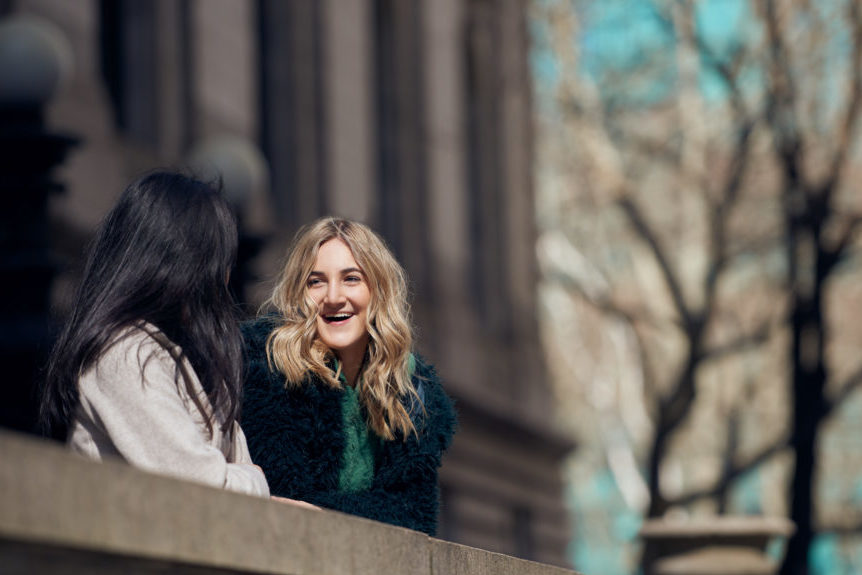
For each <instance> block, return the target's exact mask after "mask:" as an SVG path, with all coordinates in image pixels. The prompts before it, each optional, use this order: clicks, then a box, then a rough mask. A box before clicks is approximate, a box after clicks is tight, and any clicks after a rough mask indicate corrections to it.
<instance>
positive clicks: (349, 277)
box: [344, 276, 362, 283]
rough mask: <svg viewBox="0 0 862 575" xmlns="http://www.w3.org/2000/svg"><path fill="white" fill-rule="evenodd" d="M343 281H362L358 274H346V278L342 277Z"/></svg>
mask: <svg viewBox="0 0 862 575" xmlns="http://www.w3.org/2000/svg"><path fill="white" fill-rule="evenodd" d="M344 281H346V282H347V283H358V282H361V281H362V278H361V277H359V276H347V277H346V278H344Z"/></svg>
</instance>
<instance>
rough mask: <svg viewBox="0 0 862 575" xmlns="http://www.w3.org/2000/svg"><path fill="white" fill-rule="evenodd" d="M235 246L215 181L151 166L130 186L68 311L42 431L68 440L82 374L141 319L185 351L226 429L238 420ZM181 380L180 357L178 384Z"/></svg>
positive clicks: (50, 372)
mask: <svg viewBox="0 0 862 575" xmlns="http://www.w3.org/2000/svg"><path fill="white" fill-rule="evenodd" d="M236 250H237V228H236V219H235V216H234V214H233V212H232V210H231V207H230V204H229V203H228V202H227V201H226V200H225V199H224V197H223V196H222V195H221V193H220V190H219V188H218V187H217V186H215V185H212V184H209V183H205V182H202V181H199V180H196V179H194V178H191V177H188V176H185V175H182V174H179V173H174V172H153V173H150V174H148V175H146V176H144V177H142V178H141V179H139V180H137V181H135V182H134V183H132V184H131V185H130V186H129V187H128V188H126V190H125V191H124V192H123V193H122V195H121V196H120V199H119V201H118V203H117V205H116V206H115V207H114V208H113V209H112V210H111V211H110V212H109V213H108V215H107V216H106V217H105V219H104V221H103V222H102V223H101V225H100V226H99V229H98V231H97V233H96V236H95V238H94V240H93V242H92V244H91V246H90V248H89V253H88V256H87V263H86V266H85V268H84V277H83V280H82V282H81V286H80V288H79V289H78V293H77V296H76V301H75V305H74V308H73V310H72V313H71V316H70V317H69V319H68V321H67V323H66V325H65V327H64V329H63V331H62V333H61V334H60V337H59V338H58V340H57V342H56V344H55V346H54V349H53V351H52V353H51V357H50V360H49V362H48V368H47V373H46V378H45V385H44V388H43V394H42V402H41V408H40V420H41V424H42V428H43V432H44V433H45V434H47V435H49V436H51V437H54V438H57V439H62V438H64V437H65V435H66V433H67V430H68V426H69V424H70V422H71V420H72V418H73V417H74V414H75V410H76V408H77V406H78V401H79V396H78V378H79V377H80V375H81V374H82V373H83V372H84V371H86V370H87V368H89V367H90V366H92V365H94V364H95V363H96V362H97V361H98V360H99V358H100V357H101V356H102V354H103V353H104V352H105V351H106V349H107V348H108V347H109V346H110V345H111V343H112V342H113V341H114V340H115V339H116V336H117V335H118V334H119V332H120V331H121V330H123V329H125V328H127V327H129V326H134V325H140V324H142V323H143V322H148V323H150V324H152V325H154V326H156V327H157V328H158V329H159V330H161V331H162V332H163V333H164V334H165V335H166V336H167V337H168V338H169V339H170V340H171V341H172V342H173V343H176V344H178V345H179V346H180V347H181V348H182V355H183V356H184V357H185V358H188V360H189V362H190V363H191V366H192V368H193V369H194V370H195V372H196V373H197V375H198V378H199V379H200V382H201V384H202V385H203V388H204V390H205V391H206V393H207V396H208V398H209V400H210V403H211V404H212V407H213V411H212V413H218V414H220V415H221V416H223V417H225V420H224V421H223V422H222V423H223V429H225V430H227V429H228V426H230V425H232V424H233V421H234V420H235V419H236V418H237V416H238V413H239V398H240V391H241V385H242V379H241V372H242V336H241V335H240V332H239V327H238V324H237V317H236V307H235V304H234V302H233V298H232V297H231V294H230V292H229V290H228V287H227V279H228V274H229V273H230V269H231V266H232V265H233V263H234V261H235V259H236ZM180 377H181V374H180V362H178V364H177V371H176V373H175V378H176V380H177V384H178V385H179V384H180ZM185 385H186V386H188V385H189V383H188V382H185ZM191 396H192V397H193V398H194V397H196V394H191ZM198 407H199V408H200V405H199V406H198ZM208 421H209V425H210V428H211V426H212V423H213V421H212V419H209V420H208Z"/></svg>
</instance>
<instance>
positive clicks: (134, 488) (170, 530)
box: [0, 433, 573, 575]
mask: <svg viewBox="0 0 862 575" xmlns="http://www.w3.org/2000/svg"><path fill="white" fill-rule="evenodd" d="M0 461H2V462H3V463H2V466H0V572H2V573H4V574H18V573H21V574H24V573H27V574H29V573H47V574H51V573H67V574H68V573H72V574H74V573H88V574H89V573H96V574H103V573H164V572H166V571H169V572H171V573H182V574H196V573H272V574H276V573H290V574H294V575H305V574H308V575H311V574H316V575H323V574H328V575H342V574H344V575H346V574H362V573H368V574H378V573H387V574H391V575H396V574H409V575H444V574H449V573H467V574H475V575H484V574H488V575H491V574H495V575H506V574H508V573H512V574H514V573H518V574H520V575H565V574H572V573H573V572H572V571H569V570H566V569H562V568H558V567H551V566H547V565H542V564H540V563H533V562H529V561H524V560H522V559H515V558H512V557H507V556H505V555H500V554H496V553H491V552H488V551H482V550H479V549H474V548H471V547H465V546H463V545H457V544H454V543H447V542H443V541H439V540H436V539H432V538H430V537H428V536H426V535H424V534H421V533H417V532H415V531H410V530H409V529H403V528H399V527H392V526H389V525H384V524H382V523H377V522H375V521H369V520H366V519H360V518H356V517H352V516H348V515H344V514H341V513H336V512H330V511H310V510H305V509H300V508H296V507H293V506H289V505H284V504H281V503H276V502H273V501H269V500H266V499H260V498H255V497H249V496H245V495H240V494H236V493H230V492H226V491H223V490H219V489H213V488H211V487H206V486H203V485H197V484H194V483H188V482H184V481H179V480H175V479H171V478H168V477H161V476H157V475H152V474H148V473H144V472H142V471H139V470H137V469H134V468H132V467H129V466H128V465H125V464H123V463H121V462H106V463H94V462H91V461H87V460H85V459H83V458H81V457H78V456H77V455H75V454H72V453H69V452H67V451H66V450H65V449H63V448H62V447H61V446H59V445H56V444H51V443H48V442H43V441H39V440H34V439H30V438H25V437H24V436H20V435H15V434H11V433H0Z"/></svg>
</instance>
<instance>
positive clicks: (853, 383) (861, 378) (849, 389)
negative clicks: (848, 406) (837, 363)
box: [823, 367, 862, 418]
mask: <svg viewBox="0 0 862 575" xmlns="http://www.w3.org/2000/svg"><path fill="white" fill-rule="evenodd" d="M860 387H862V367H860V368H859V369H858V370H856V371H855V372H854V373H853V374H851V375H850V377H848V378H847V379H846V380H844V383H843V384H842V385H841V386H840V388H839V390H838V393H836V394H835V396H834V397H832V398H830V399H828V400H826V401H825V405H824V406H823V417H824V418H826V417H829V416H830V415H831V414H832V412H833V411H835V409H836V408H837V407H838V406H840V405H841V404H842V403H843V402H844V401H845V400H846V399H847V398H848V397H850V396H851V395H852V394H853V392H854V391H856V390H857V389H859V388H860Z"/></svg>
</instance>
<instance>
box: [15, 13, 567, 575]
mask: <svg viewBox="0 0 862 575" xmlns="http://www.w3.org/2000/svg"><path fill="white" fill-rule="evenodd" d="M526 4H527V2H526V1H525V0H322V1H317V0H290V1H283V0H257V1H251V0H249V1H237V0H206V1H203V0H197V1H194V0H154V1H135V0H102V1H96V0H88V1H85V0H78V1H75V2H68V1H67V0H13V1H8V0H7V1H4V2H0V17H5V16H9V15H10V14H15V13H29V14H34V15H37V16H39V17H41V18H44V19H45V20H47V21H50V22H52V23H54V24H55V25H57V26H58V27H59V28H60V29H61V30H62V31H63V33H64V34H65V35H66V37H67V38H68V40H69V41H70V43H71V47H72V52H73V59H74V73H73V74H72V76H71V78H70V81H69V82H68V83H67V84H66V85H65V87H64V88H63V89H62V91H61V93H60V94H59V95H58V97H56V98H55V99H54V100H53V102H52V103H51V105H50V107H49V109H48V111H47V112H48V116H47V118H48V125H49V126H51V127H55V128H58V129H62V130H65V131H68V132H70V133H72V134H75V135H76V136H79V137H81V139H82V144H81V145H80V147H79V148H78V149H77V150H76V151H75V152H74V153H73V154H72V155H71V157H70V159H69V161H68V162H66V164H65V166H64V168H63V170H62V172H61V174H60V175H61V179H62V180H63V182H64V183H65V184H66V185H67V192H66V193H65V194H63V195H60V196H57V197H55V198H54V199H53V200H52V204H51V207H50V215H51V218H52V222H53V223H52V231H53V234H54V243H55V251H56V252H57V253H58V255H60V256H63V257H64V258H65V261H67V262H68V265H67V268H66V270H65V272H64V273H63V274H62V275H61V276H60V277H59V278H58V280H57V281H56V282H55V288H54V304H55V307H56V309H58V310H60V312H62V311H63V310H64V309H67V308H68V305H69V290H70V287H71V286H73V285H74V284H75V282H76V270H77V269H78V266H79V264H80V257H81V252H82V249H83V245H84V243H85V242H86V241H87V240H88V239H89V237H90V235H91V233H92V230H93V228H94V227H95V225H96V224H97V222H98V221H99V219H100V218H101V217H102V216H103V215H104V213H105V212H106V211H107V210H108V209H109V208H110V207H111V205H112V204H113V202H114V200H115V198H116V196H117V195H118V194H119V192H120V190H121V189H122V187H123V186H124V185H125V184H126V183H128V181H130V180H131V179H132V178H133V177H135V176H136V175H138V174H140V173H141V172H142V171H144V170H147V169H150V168H153V167H160V166H180V165H183V163H184V162H185V161H186V160H187V159H188V158H189V155H190V154H191V153H192V152H193V150H195V149H200V148H201V146H204V145H205V144H207V143H211V142H215V141H218V140H219V139H220V138H224V137H225V136H229V137H231V138H233V139H234V140H236V139H240V140H242V141H245V142H246V143H248V144H249V145H250V146H251V148H252V149H254V148H256V149H259V150H260V151H261V152H262V153H263V156H264V157H265V159H266V164H267V166H268V173H262V174H258V176H260V177H259V178H258V180H261V181H262V179H263V178H264V177H265V178H267V179H268V182H269V184H268V186H265V187H260V189H259V190H258V192H256V193H257V195H254V193H253V194H252V195H251V197H247V198H245V199H244V200H243V202H244V206H245V207H244V213H243V223H244V224H245V230H246V233H247V234H248V236H249V237H263V238H265V239H266V240H267V241H266V242H265V244H264V247H263V251H262V252H261V254H260V256H259V257H257V258H256V259H255V260H254V261H253V262H251V263H250V264H249V265H250V268H249V269H250V270H251V271H250V273H248V274H247V275H246V276H245V277H248V278H250V279H249V282H248V284H247V285H246V286H244V287H245V288H246V293H247V294H248V300H249V301H250V302H251V304H257V303H259V302H260V301H262V299H263V298H264V297H265V295H266V291H267V288H266V284H265V283H259V282H258V281H256V280H255V276H256V277H257V278H269V277H271V276H272V275H273V274H274V273H275V271H276V269H277V267H278V261H279V259H280V257H281V256H282V253H283V251H284V247H285V245H286V242H287V241H288V239H289V238H290V236H291V235H292V234H293V232H294V231H295V230H296V229H297V228H298V226H299V225H301V224H302V223H304V222H307V221H309V220H311V219H313V218H315V217H317V216H320V215H323V214H335V215H341V216H346V217H349V218H354V219H359V220H362V221H365V222H367V223H369V224H371V225H372V226H373V227H374V228H375V229H377V230H379V231H380V232H381V233H382V234H383V236H384V237H385V238H386V239H387V241H388V242H389V243H390V245H391V247H392V248H393V250H394V251H395V253H396V255H397V257H398V258H399V259H400V261H401V262H403V263H404V265H405V267H406V268H407V270H408V272H409V275H410V278H411V289H412V292H413V299H414V305H415V319H416V323H417V325H418V326H419V333H418V336H419V349H420V351H421V352H422V353H423V354H424V355H426V356H427V357H428V358H430V359H431V360H432V361H433V362H434V363H435V364H436V365H437V367H438V370H439V372H440V373H441V375H442V376H443V378H444V380H445V384H446V386H447V388H448V390H449V391H450V392H451V393H452V395H453V396H454V397H455V398H456V399H457V402H458V410H459V413H460V425H461V427H460V432H459V434H458V435H457V436H456V441H455V444H454V446H453V448H452V449H451V452H450V453H449V455H448V456H447V459H446V461H445V464H444V467H443V470H442V472H441V488H442V492H443V507H442V511H441V531H440V536H441V537H443V538H446V539H451V540H453V541H457V542H462V543H465V544H468V545H473V546H478V547H483V548H486V549H490V550H494V551H500V552H505V553H510V554H514V555H518V556H521V557H526V558H531V559H536V560H539V561H544V562H549V563H556V564H564V563H565V562H566V558H565V548H566V545H567V543H568V538H569V536H568V534H569V530H568V526H567V513H566V511H565V509H564V507H563V502H562V485H563V483H562V477H561V460H562V459H563V457H564V456H565V455H566V454H567V453H568V451H569V450H570V449H571V447H572V446H571V444H570V443H569V442H568V440H566V439H564V438H563V437H562V436H560V435H559V434H558V433H557V432H556V431H555V430H554V428H553V426H552V421H553V417H552V412H553V407H554V406H553V401H552V397H551V394H550V388H549V386H548V385H547V381H546V374H545V369H544V366H543V360H542V355H541V351H540V348H539V342H538V335H537V321H536V310H535V308H536V305H535V297H536V296H535V283H536V276H537V272H536V265H535V261H534V260H535V256H534V237H535V230H534V210H533V191H532V186H533V183H532V173H531V169H532V131H531V114H530V93H529V86H530V82H529V77H528V64H527V48H528V46H527V29H526V15H525V11H526ZM204 147H205V146H204Z"/></svg>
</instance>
